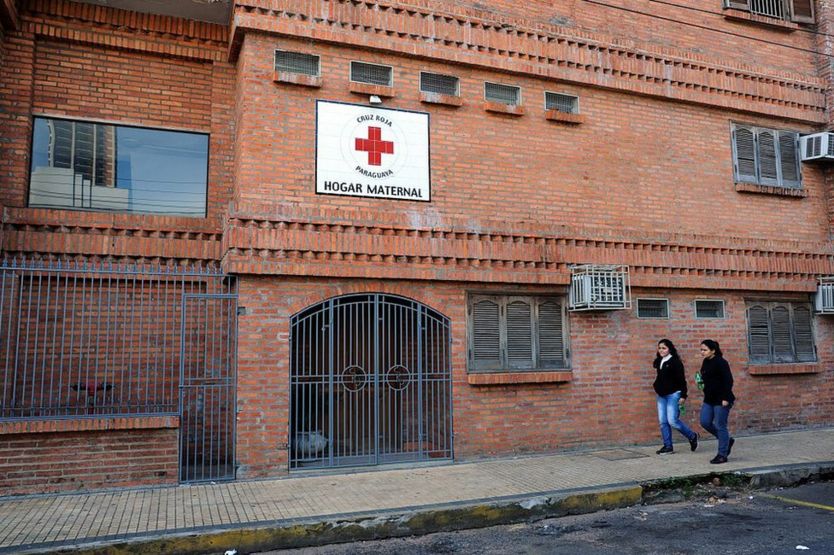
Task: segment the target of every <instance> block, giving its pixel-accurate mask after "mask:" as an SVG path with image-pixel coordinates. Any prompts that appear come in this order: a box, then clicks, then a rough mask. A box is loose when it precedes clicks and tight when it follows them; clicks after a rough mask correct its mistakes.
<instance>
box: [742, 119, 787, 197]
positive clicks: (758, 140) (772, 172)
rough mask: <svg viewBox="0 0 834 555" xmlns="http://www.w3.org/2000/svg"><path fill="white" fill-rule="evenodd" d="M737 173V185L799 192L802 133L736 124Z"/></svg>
mask: <svg viewBox="0 0 834 555" xmlns="http://www.w3.org/2000/svg"><path fill="white" fill-rule="evenodd" d="M732 134H733V172H734V178H735V180H736V182H737V183H755V184H758V185H770V186H773V187H785V188H792V189H799V188H801V187H802V176H801V174H800V171H799V160H800V158H799V133H796V132H793V131H780V130H776V129H768V128H765V127H754V126H752V125H742V124H733V133H732Z"/></svg>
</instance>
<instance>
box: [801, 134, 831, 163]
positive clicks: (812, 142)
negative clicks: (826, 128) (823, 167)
mask: <svg viewBox="0 0 834 555" xmlns="http://www.w3.org/2000/svg"><path fill="white" fill-rule="evenodd" d="M799 149H800V154H801V156H802V161H803V162H815V161H829V160H831V161H834V133H814V134H812V135H805V136H803V137H800V138H799Z"/></svg>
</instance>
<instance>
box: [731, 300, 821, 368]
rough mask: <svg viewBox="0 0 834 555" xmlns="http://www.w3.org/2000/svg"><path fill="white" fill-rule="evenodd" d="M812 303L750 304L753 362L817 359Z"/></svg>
mask: <svg viewBox="0 0 834 555" xmlns="http://www.w3.org/2000/svg"><path fill="white" fill-rule="evenodd" d="M811 314H812V313H811V305H810V304H807V303H789V302H751V303H748V305H747V336H748V347H749V352H750V362H752V363H789V362H814V361H815V360H817V354H816V347H815V346H814V330H813V320H812V318H811Z"/></svg>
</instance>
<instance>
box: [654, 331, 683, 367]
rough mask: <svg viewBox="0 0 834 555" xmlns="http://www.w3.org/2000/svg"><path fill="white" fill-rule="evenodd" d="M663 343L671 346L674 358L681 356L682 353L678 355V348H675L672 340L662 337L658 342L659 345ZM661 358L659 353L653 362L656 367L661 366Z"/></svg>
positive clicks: (670, 351)
mask: <svg viewBox="0 0 834 555" xmlns="http://www.w3.org/2000/svg"><path fill="white" fill-rule="evenodd" d="M661 343H663V344H664V345H666V346H667V347H669V354H670V355H672V358H676V359H680V358H681V357H680V355H678V350H677V349H676V348H675V344H674V343H672V341H671V340H669V339H666V338H663V339H661V340H660V341H658V342H657V344H658V345H660V344H661ZM660 360H661V358H660V355H659V354H658V355H657V356H655V357H654V363H653V364H654V367H655V368H660Z"/></svg>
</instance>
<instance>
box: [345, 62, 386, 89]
mask: <svg viewBox="0 0 834 555" xmlns="http://www.w3.org/2000/svg"><path fill="white" fill-rule="evenodd" d="M350 80H351V81H353V82H354V83H367V84H369V85H382V86H383V87H392V86H394V68H392V67H391V66H382V65H379V64H369V63H366V62H351V63H350Z"/></svg>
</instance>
